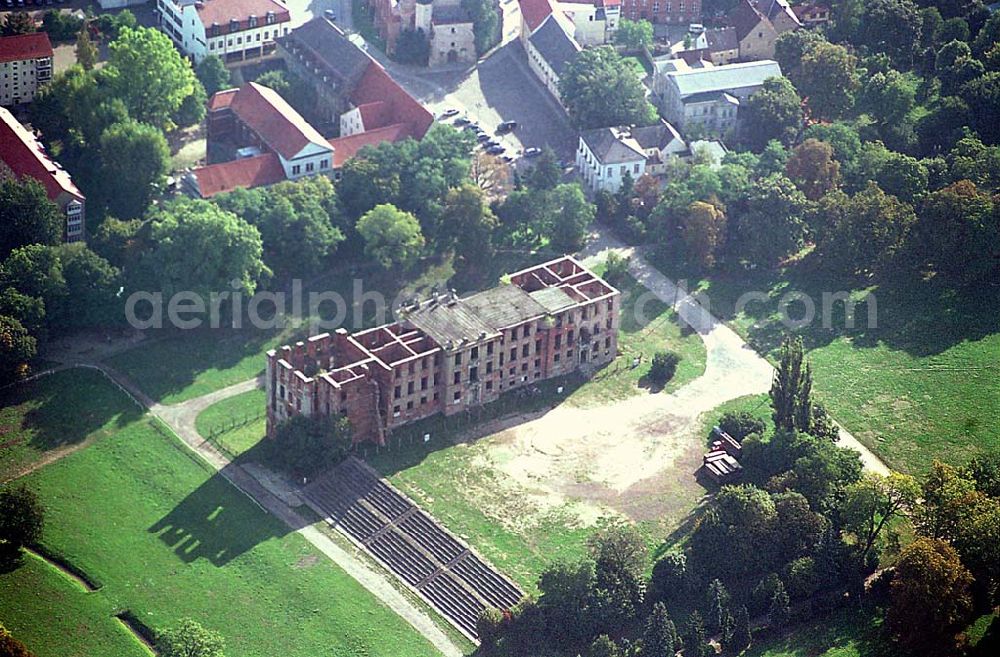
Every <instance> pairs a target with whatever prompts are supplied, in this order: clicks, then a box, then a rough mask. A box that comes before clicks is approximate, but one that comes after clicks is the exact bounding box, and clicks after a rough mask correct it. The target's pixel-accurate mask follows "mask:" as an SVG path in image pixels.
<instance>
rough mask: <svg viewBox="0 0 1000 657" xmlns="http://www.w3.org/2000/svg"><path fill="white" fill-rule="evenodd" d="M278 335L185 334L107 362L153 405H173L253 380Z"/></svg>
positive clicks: (251, 332) (244, 332) (248, 332)
mask: <svg viewBox="0 0 1000 657" xmlns="http://www.w3.org/2000/svg"><path fill="white" fill-rule="evenodd" d="M283 337H285V334H280V335H279V334H277V333H275V332H265V331H254V330H252V329H245V330H242V331H233V330H215V331H211V330H206V331H199V332H189V333H186V334H181V335H176V336H171V337H165V338H163V339H160V340H156V341H154V342H150V343H149V344H144V345H140V346H138V347H135V348H133V349H129V350H128V351H124V352H122V353H120V354H118V355H117V356H112V357H111V358H109V359H108V361H107V363H108V364H109V365H110V366H111V367H113V368H115V369H116V370H118V371H119V372H121V373H122V374H124V375H125V376H127V377H128V378H130V379H132V381H134V382H135V383H136V384H137V385H138V386H139V388H140V389H141V390H142V391H143V392H145V393H146V394H147V395H149V396H150V398H152V399H153V400H154V401H158V402H160V403H162V404H176V403H178V402H182V401H187V400H188V399H193V398H195V397H200V396H202V395H205V394H208V393H210V392H214V391H215V390H219V389H221V388H225V387H226V386H231V385H233V384H234V383H239V382H240V381H246V380H247V379H249V378H252V377H255V376H257V375H258V374H260V373H261V372H262V371H263V370H264V365H265V362H264V353H265V352H266V351H267V350H268V349H273V348H274V347H276V346H278V345H279V344H281V343H282V342H283V341H284V340H283V339H282V338H283Z"/></svg>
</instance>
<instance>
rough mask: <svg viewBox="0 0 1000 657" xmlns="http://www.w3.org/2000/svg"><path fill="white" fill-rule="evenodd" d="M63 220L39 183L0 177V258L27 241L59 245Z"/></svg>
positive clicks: (29, 179)
mask: <svg viewBox="0 0 1000 657" xmlns="http://www.w3.org/2000/svg"><path fill="white" fill-rule="evenodd" d="M64 223H65V217H64V216H63V215H62V213H60V212H59V208H58V207H57V206H56V204H55V203H53V202H51V201H50V200H49V197H48V194H47V193H46V192H45V188H44V187H42V184H41V183H39V182H38V181H36V180H35V179H33V178H25V179H22V180H18V179H16V178H14V177H12V176H2V177H0V260H3V259H4V258H6V257H7V256H8V255H10V253H11V251H13V250H14V249H17V248H18V247H21V246H24V245H26V244H58V243H59V242H60V241H61V240H62V236H63V226H64Z"/></svg>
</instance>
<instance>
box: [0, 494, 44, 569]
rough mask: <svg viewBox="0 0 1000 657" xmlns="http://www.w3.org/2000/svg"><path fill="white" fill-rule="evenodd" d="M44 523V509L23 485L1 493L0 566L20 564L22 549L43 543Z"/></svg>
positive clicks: (35, 496)
mask: <svg viewBox="0 0 1000 657" xmlns="http://www.w3.org/2000/svg"><path fill="white" fill-rule="evenodd" d="M44 522H45V512H44V509H43V508H42V505H41V503H40V502H39V501H38V496H37V495H35V493H34V492H33V491H31V490H29V489H28V488H26V487H24V486H20V487H18V488H13V489H9V490H5V491H2V492H0V565H10V564H15V565H16V564H17V563H18V561H19V560H20V558H21V548H22V547H26V546H30V545H33V544H35V543H37V542H38V541H39V540H41V538H42V527H43V525H44Z"/></svg>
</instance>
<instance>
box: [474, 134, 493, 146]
mask: <svg viewBox="0 0 1000 657" xmlns="http://www.w3.org/2000/svg"><path fill="white" fill-rule="evenodd" d="M476 141H478V142H479V143H480V144H485V143H486V142H488V141H490V136H489V135H488V134H486V133H485V132H480V133H479V134H477V135H476Z"/></svg>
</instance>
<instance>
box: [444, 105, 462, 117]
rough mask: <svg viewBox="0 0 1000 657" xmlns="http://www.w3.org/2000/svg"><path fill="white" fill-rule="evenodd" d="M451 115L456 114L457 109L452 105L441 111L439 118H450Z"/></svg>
mask: <svg viewBox="0 0 1000 657" xmlns="http://www.w3.org/2000/svg"><path fill="white" fill-rule="evenodd" d="M453 116H458V110H457V109H455V108H454V107H450V108H448V109H446V110H445V111H443V112H441V118H444V119H450V118H451V117H453Z"/></svg>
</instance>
